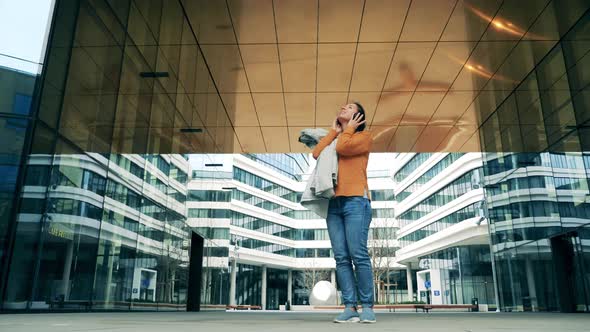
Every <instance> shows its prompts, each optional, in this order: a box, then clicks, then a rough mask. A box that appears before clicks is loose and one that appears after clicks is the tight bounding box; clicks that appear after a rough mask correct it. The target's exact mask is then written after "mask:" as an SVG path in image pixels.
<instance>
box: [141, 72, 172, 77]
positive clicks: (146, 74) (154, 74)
mask: <svg viewBox="0 0 590 332" xmlns="http://www.w3.org/2000/svg"><path fill="white" fill-rule="evenodd" d="M139 76H141V77H143V78H159V77H169V76H170V74H169V73H168V72H167V71H142V72H141V73H139Z"/></svg>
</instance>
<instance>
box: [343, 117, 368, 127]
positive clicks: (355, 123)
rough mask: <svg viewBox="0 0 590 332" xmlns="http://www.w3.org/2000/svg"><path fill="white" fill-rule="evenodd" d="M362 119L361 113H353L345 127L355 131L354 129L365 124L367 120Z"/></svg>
mask: <svg viewBox="0 0 590 332" xmlns="http://www.w3.org/2000/svg"><path fill="white" fill-rule="evenodd" d="M363 118H364V116H363V115H362V114H361V113H355V114H354V115H353V116H352V119H350V121H348V125H347V127H352V128H354V130H356V128H358V127H359V126H360V125H362V124H363V123H365V122H367V120H365V119H363ZM361 120H362V121H361Z"/></svg>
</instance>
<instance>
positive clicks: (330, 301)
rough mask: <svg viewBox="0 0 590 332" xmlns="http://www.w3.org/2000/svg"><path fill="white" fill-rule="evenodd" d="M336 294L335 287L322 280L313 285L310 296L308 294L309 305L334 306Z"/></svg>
mask: <svg viewBox="0 0 590 332" xmlns="http://www.w3.org/2000/svg"><path fill="white" fill-rule="evenodd" d="M337 299H338V292H337V291H336V287H334V285H332V283H330V282H329V281H325V280H322V281H320V282H318V283H317V284H315V286H314V287H313V290H312V291H311V294H309V304H311V305H314V306H315V305H336V300H337Z"/></svg>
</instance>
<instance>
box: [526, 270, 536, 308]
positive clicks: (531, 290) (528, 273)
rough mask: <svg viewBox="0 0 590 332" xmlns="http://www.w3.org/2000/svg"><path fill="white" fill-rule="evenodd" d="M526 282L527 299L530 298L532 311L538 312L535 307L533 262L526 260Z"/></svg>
mask: <svg viewBox="0 0 590 332" xmlns="http://www.w3.org/2000/svg"><path fill="white" fill-rule="evenodd" d="M526 281H527V284H528V286H529V297H530V298H531V306H532V310H533V311H537V310H538V308H537V307H538V305H537V287H536V283H535V270H534V269H533V262H532V261H531V260H530V259H526Z"/></svg>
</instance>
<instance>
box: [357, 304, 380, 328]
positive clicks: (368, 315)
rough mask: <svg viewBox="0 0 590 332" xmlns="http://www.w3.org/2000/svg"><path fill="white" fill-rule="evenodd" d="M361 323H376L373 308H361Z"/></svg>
mask: <svg viewBox="0 0 590 332" xmlns="http://www.w3.org/2000/svg"><path fill="white" fill-rule="evenodd" d="M360 319H361V323H365V324H372V323H377V319H376V318H375V312H374V311H373V308H370V307H366V308H365V307H363V311H362V312H361V314H360Z"/></svg>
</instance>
